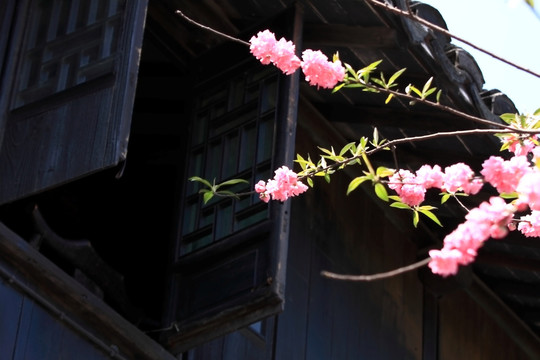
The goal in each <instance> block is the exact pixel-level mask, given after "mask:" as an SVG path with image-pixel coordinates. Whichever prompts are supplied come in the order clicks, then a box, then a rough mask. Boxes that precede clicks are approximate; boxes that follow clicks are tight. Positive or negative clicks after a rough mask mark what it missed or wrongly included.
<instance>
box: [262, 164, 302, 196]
mask: <svg viewBox="0 0 540 360" xmlns="http://www.w3.org/2000/svg"><path fill="white" fill-rule="evenodd" d="M307 189H308V187H307V185H305V184H304V183H302V182H301V181H300V180H298V175H297V174H296V173H295V172H294V171H292V170H290V169H289V168H288V167H286V166H282V167H280V168H279V169H277V170H276V171H275V176H274V178H273V179H269V180H268V181H267V182H264V181H263V180H260V181H259V182H258V183H257V184H255V191H256V192H257V193H258V194H259V197H260V198H261V200H262V201H264V202H268V201H269V200H270V199H272V200H280V201H285V200H287V199H288V198H290V197H292V196H297V195H300V194H302V193H303V192H305V191H306V190H307Z"/></svg>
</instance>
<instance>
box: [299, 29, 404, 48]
mask: <svg viewBox="0 0 540 360" xmlns="http://www.w3.org/2000/svg"><path fill="white" fill-rule="evenodd" d="M303 43H304V46H307V45H312V44H313V45H318V46H325V45H328V46H346V47H350V48H370V49H381V48H395V47H397V46H398V43H399V42H398V36H397V32H396V31H395V30H394V29H390V28H387V27H383V26H377V27H364V26H349V25H341V24H305V25H304V42H303Z"/></svg>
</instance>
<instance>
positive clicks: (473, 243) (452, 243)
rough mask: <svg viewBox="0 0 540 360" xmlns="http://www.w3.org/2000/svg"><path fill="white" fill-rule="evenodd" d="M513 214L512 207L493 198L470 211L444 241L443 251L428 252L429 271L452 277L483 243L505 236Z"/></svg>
mask: <svg viewBox="0 0 540 360" xmlns="http://www.w3.org/2000/svg"><path fill="white" fill-rule="evenodd" d="M515 211H516V208H515V207H514V206H513V205H510V204H507V203H506V201H504V199H502V198H500V197H492V198H491V199H490V201H489V202H483V203H482V204H480V206H479V207H477V208H475V209H472V210H471V211H470V212H469V213H468V214H467V216H466V217H465V219H466V221H465V222H464V223H462V224H461V225H459V226H458V227H457V228H456V229H455V230H454V231H453V232H451V233H450V234H448V235H447V236H446V237H445V238H444V246H443V248H442V249H441V250H431V251H430V252H429V256H430V257H431V261H430V262H429V265H428V266H429V267H430V268H431V271H432V272H433V273H434V274H439V275H442V276H448V275H455V274H456V273H457V271H458V268H459V265H468V264H470V263H471V262H472V261H473V260H474V259H475V257H476V254H477V251H478V249H479V248H480V247H481V246H482V245H483V243H484V242H485V241H486V240H488V239H489V238H490V237H492V238H494V239H501V238H503V237H504V236H506V234H507V233H508V224H509V223H510V222H511V221H512V216H513V214H514V212H515Z"/></svg>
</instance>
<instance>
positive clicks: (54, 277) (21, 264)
mask: <svg viewBox="0 0 540 360" xmlns="http://www.w3.org/2000/svg"><path fill="white" fill-rule="evenodd" d="M0 253H2V254H3V259H4V261H5V262H6V263H7V264H8V265H9V266H10V267H13V268H14V269H17V274H16V276H17V278H21V279H24V282H25V283H26V284H29V285H28V286H29V287H30V289H32V291H35V292H36V293H37V294H40V295H41V297H42V298H43V299H47V301H48V302H49V303H50V304H52V305H54V306H55V311H56V312H58V313H59V314H60V313H63V314H65V315H66V316H68V317H69V318H70V319H71V321H74V322H75V323H76V324H78V326H80V327H81V328H82V329H84V330H85V331H88V332H89V333H90V334H92V336H93V337H96V338H97V339H100V341H102V342H103V343H105V344H115V345H116V346H117V347H118V349H119V351H120V352H122V353H123V354H125V355H126V356H128V357H129V358H136V359H141V360H142V359H148V360H157V359H163V360H173V359H174V357H173V356H172V355H171V354H170V353H168V352H167V351H166V350H165V349H164V348H163V347H161V346H160V345H158V344H157V343H156V342H155V341H154V340H152V339H150V338H149V337H148V336H147V335H145V334H144V333H142V332H141V331H140V330H138V329H137V328H136V327H135V326H134V325H133V324H131V323H129V322H128V321H127V320H125V319H124V318H123V317H121V316H120V315H119V314H118V313H116V312H115V311H114V310H112V309H111V308H110V307H109V306H107V305H106V304H105V303H103V301H101V300H100V299H98V298H96V296H95V295H94V294H92V293H91V292H89V291H88V290H87V289H85V288H84V287H83V286H81V285H80V284H79V283H77V282H76V281H75V280H74V279H73V278H71V277H69V276H68V275H67V274H66V273H64V272H63V271H62V270H60V269H59V268H58V267H57V266H56V265H54V264H53V263H51V262H50V261H49V260H48V259H46V258H45V257H44V256H43V255H41V254H40V253H38V252H37V251H36V250H34V249H33V248H32V247H31V246H30V245H29V244H28V243H26V242H25V241H24V240H23V239H21V238H20V237H18V236H17V235H16V234H15V233H13V232H12V231H11V230H9V229H8V228H7V227H6V226H5V225H3V224H1V223H0ZM2 271H3V272H4V271H5V270H4V269H3V270H2ZM4 276H6V275H5V274H4Z"/></svg>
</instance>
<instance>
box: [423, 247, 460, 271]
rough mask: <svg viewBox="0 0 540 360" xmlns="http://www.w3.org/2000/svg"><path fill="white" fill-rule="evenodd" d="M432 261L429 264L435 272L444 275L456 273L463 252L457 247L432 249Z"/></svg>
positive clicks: (430, 253)
mask: <svg viewBox="0 0 540 360" xmlns="http://www.w3.org/2000/svg"><path fill="white" fill-rule="evenodd" d="M429 256H430V257H431V261H430V262H429V264H428V266H429V268H430V269H431V271H432V272H433V273H434V274H439V275H442V276H444V277H446V276H449V275H455V274H457V272H458V267H459V263H458V261H459V259H460V258H461V253H460V252H459V251H458V250H456V249H444V248H443V249H442V250H431V251H430V252H429Z"/></svg>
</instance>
